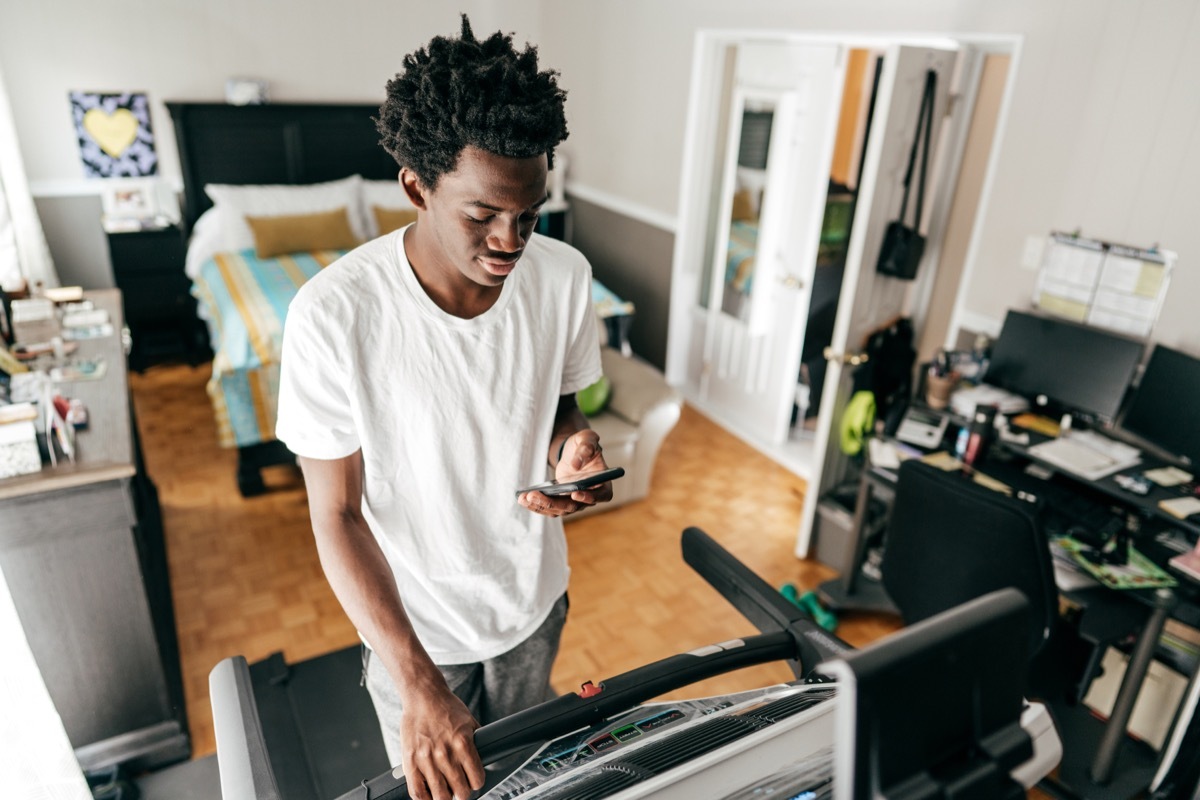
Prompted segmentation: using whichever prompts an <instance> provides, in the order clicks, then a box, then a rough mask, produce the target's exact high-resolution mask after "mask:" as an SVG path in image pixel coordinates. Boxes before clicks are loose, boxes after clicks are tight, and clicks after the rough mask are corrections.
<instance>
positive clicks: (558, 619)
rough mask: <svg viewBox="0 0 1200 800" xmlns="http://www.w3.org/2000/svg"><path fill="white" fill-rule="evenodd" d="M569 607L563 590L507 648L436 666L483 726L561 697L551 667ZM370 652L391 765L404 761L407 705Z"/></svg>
mask: <svg viewBox="0 0 1200 800" xmlns="http://www.w3.org/2000/svg"><path fill="white" fill-rule="evenodd" d="M567 606H568V602H567V596H566V595H565V594H564V595H563V596H562V597H560V598H559V599H558V602H556V603H555V604H554V608H552V609H551V610H550V615H549V616H548V617H546V621H545V622H543V623H542V624H541V625H540V626H539V627H538V629H537V630H536V631H534V632H533V634H532V635H531V636H530V637H529V638H528V639H526V640H525V641H523V642H521V644H519V645H517V646H516V647H514V648H513V649H512V650H509V651H508V652H507V653H501V654H500V655H498V656H496V657H495V658H490V659H488V660H487V661H479V662H476V663H474V664H443V665H439V666H438V669H439V670H441V672H442V675H444V676H445V678H446V684H447V685H448V686H449V687H450V690H451V691H453V692H454V694H455V695H457V696H458V699H460V700H462V701H463V703H464V704H465V705H466V706H467V708H468V709H469V710H470V712H471V714H472V715H474V717H475V719H476V720H477V721H478V722H479V724H480V725H487V724H488V723H489V722H495V721H496V720H498V719H503V718H504V717H507V716H509V715H510V714H515V713H516V712H518V711H522V710H524V709H526V708H529V707H530V706H535V705H537V704H538V703H543V702H545V701H547V700H552V699H554V698H555V697H557V696H558V694H557V693H556V692H555V691H554V690H553V689H552V688H550V668H551V667H553V666H554V658H555V656H557V655H558V643H559V640H560V639H561V638H562V629H563V624H564V623H566V621H567ZM371 656H372V654H371V651H370V650H367V649H366V648H365V647H364V648H363V664H364V669H365V672H366V679H367V691H368V692H369V693H370V695H371V701H372V702H373V703H374V704H375V713H376V715H378V717H379V726H380V728H381V729H382V731H383V744H384V746H385V747H386V748H387V754H388V760H389V761H390V762H391V763H392V766H400V762H401V755H400V754H401V748H400V715H401V713H402V712H403V710H404V709H403V706H402V705H401V703H400V695H399V693H398V692H397V691H396V685H395V684H394V683H392V679H391V676H389V675H388V672H387V669H386V668H385V667H384V666H383V663H382V662H381V661H380V660H379V659H377V658H372V657H371Z"/></svg>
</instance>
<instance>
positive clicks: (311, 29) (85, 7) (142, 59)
mask: <svg viewBox="0 0 1200 800" xmlns="http://www.w3.org/2000/svg"><path fill="white" fill-rule="evenodd" d="M539 9H540V0H528V1H526V0H520V1H518V2H514V1H513V0H506V2H504V3H503V4H501V3H497V2H492V1H491V0H460V2H459V3H456V4H449V3H441V2H433V1H432V0H424V1H422V0H407V1H403V0H387V1H386V2H385V1H384V0H336V2H326V1H325V0H205V1H204V2H189V1H188V0H114V1H113V2H109V3H105V4H96V3H94V2H92V1H91V0H47V2H44V3H20V2H8V0H6V2H5V3H4V9H3V12H0V65H2V66H3V67H4V72H5V74H6V76H7V82H8V90H9V95H10V100H11V102H12V106H13V111H14V114H15V116H16V120H17V133H18V136H19V137H20V140H21V146H22V149H23V153H24V158H25V164H26V168H27V172H28V174H29V178H30V181H31V183H33V184H34V189H35V192H36V191H39V190H40V191H41V192H42V193H47V192H65V193H72V192H77V191H87V190H88V189H90V188H91V186H90V185H89V184H92V183H95V181H92V182H84V180H83V170H82V167H81V166H80V162H79V156H78V147H77V145H76V142H75V136H74V129H73V127H72V123H71V113H70V104H69V102H68V100H67V93H68V92H69V91H72V90H83V91H114V92H116V91H132V90H141V91H146V92H148V93H149V96H150V99H151V101H152V102H153V105H154V113H153V116H152V121H151V123H152V125H153V127H154V131H155V136H156V138H157V139H158V149H159V152H160V159H161V169H162V172H163V174H164V175H165V176H168V177H174V178H176V179H178V176H179V166H178V158H177V157H176V154H175V148H174V141H173V138H172V137H173V134H172V129H171V123H170V118H169V116H168V115H167V112H166V109H165V108H164V107H163V101H166V100H213V101H218V102H219V101H222V100H223V99H224V89H225V79H226V78H228V77H231V76H249V77H256V78H264V79H266V80H267V81H268V83H269V84H270V96H271V99H273V100H280V101H284V100H292V101H306V100H312V101H323V100H333V101H345V102H356V101H362V102H379V101H382V100H383V96H384V84H385V83H386V82H387V80H388V79H389V78H391V77H392V76H393V75H394V74H395V73H397V72H399V71H400V69H401V67H402V64H401V59H402V58H403V57H404V55H405V54H406V53H408V52H410V51H412V50H413V49H415V48H416V47H418V46H420V45H422V44H424V43H425V42H426V41H428V40H429V39H430V37H432V36H434V35H437V34H442V35H451V36H452V35H457V33H458V29H459V19H458V14H459V12H460V11H462V12H466V13H467V14H469V15H470V17H471V23H472V27H473V28H474V30H475V32H476V34H477V35H482V34H488V33H491V32H493V31H494V30H496V29H497V28H500V29H503V30H505V31H509V32H515V33H516V37H515V38H516V41H517V43H518V44H522V43H524V42H525V41H531V42H535V43H536V42H537V40H538V38H539V33H540V31H539V30H538V23H539V19H540V12H539Z"/></svg>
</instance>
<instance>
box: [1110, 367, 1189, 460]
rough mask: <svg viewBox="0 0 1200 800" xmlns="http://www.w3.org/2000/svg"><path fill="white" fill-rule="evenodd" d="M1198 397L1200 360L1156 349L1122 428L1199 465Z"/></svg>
mask: <svg viewBox="0 0 1200 800" xmlns="http://www.w3.org/2000/svg"><path fill="white" fill-rule="evenodd" d="M1197 397H1200V359H1196V358H1193V357H1191V356H1189V355H1186V354H1185V353H1181V352H1179V351H1178V350H1172V349H1171V348H1169V347H1164V346H1163V345H1161V344H1160V345H1155V347H1154V352H1152V353H1151V354H1150V360H1149V361H1147V362H1146V370H1145V372H1143V373H1142V379H1141V381H1139V382H1138V385H1137V389H1136V390H1135V391H1134V393H1133V399H1131V400H1130V401H1129V407H1128V408H1127V409H1125V413H1124V415H1123V416H1122V417H1121V421H1120V427H1121V429H1122V430H1126V431H1128V432H1129V433H1132V434H1133V435H1134V436H1137V437H1138V438H1141V439H1145V440H1146V441H1147V442H1149V443H1150V444H1152V445H1154V446H1156V447H1158V448H1159V449H1161V450H1165V451H1166V452H1167V453H1168V454H1169V455H1171V456H1174V457H1175V458H1179V459H1181V460H1187V461H1189V462H1191V463H1192V464H1200V420H1197V418H1196V409H1195V407H1194V399H1195V398H1197Z"/></svg>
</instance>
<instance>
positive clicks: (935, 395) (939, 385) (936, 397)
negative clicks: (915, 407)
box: [925, 372, 960, 410]
mask: <svg viewBox="0 0 1200 800" xmlns="http://www.w3.org/2000/svg"><path fill="white" fill-rule="evenodd" d="M959 378H960V376H959V374H958V373H957V372H951V373H949V374H947V375H934V374H933V373H932V372H929V373H927V374H926V375H925V402H926V404H928V406H929V407H930V408H933V409H938V410H941V409H943V408H945V407H946V406H948V405H950V393H951V392H953V391H954V387H955V386H957V385H958V381H959Z"/></svg>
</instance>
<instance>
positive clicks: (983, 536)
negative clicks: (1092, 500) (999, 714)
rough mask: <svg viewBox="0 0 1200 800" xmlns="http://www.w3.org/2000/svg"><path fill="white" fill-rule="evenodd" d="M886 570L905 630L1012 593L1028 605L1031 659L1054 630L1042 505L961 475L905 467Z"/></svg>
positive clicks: (914, 464) (1054, 593) (919, 465)
mask: <svg viewBox="0 0 1200 800" xmlns="http://www.w3.org/2000/svg"><path fill="white" fill-rule="evenodd" d="M881 570H882V572H883V585H884V588H885V589H886V590H887V593H888V595H889V596H890V597H891V599H892V601H893V602H894V603H895V604H896V607H897V608H898V609H899V610H900V615H901V616H902V617H903V618H904V621H905V622H906V623H909V624H911V623H914V622H919V621H920V620H923V619H927V618H928V617H932V616H933V615H935V614H937V613H939V612H941V611H945V610H946V609H949V608H953V607H954V606H957V605H960V604H962V603H965V602H967V601H968V600H973V599H974V598H976V597H980V596H982V595H985V594H987V593H988V592H992V591H995V590H997V589H1003V588H1005V587H1009V586H1011V587H1014V588H1016V589H1018V590H1020V591H1021V593H1022V594H1024V595H1025V597H1026V599H1027V600H1028V601H1029V610H1030V615H1029V622H1030V625H1029V639H1028V649H1027V651H1026V655H1027V657H1028V658H1029V659H1033V658H1034V657H1035V656H1036V655H1037V654H1038V653H1039V652H1040V651H1041V650H1042V649H1043V647H1044V646H1045V645H1046V642H1047V640H1048V639H1049V638H1050V634H1051V632H1052V631H1053V630H1054V629H1055V624H1056V620H1057V614H1058V590H1057V588H1056V587H1055V584H1054V568H1053V565H1052V562H1051V557H1050V545H1049V542H1048V540H1047V539H1046V537H1045V535H1043V533H1042V530H1041V526H1040V525H1039V522H1038V512H1037V508H1036V506H1034V505H1032V504H1030V503H1026V502H1024V501H1022V500H1016V499H1013V498H1011V497H1008V496H1007V495H1004V494H1001V493H999V492H997V491H994V490H992V489H989V488H987V487H985V486H982V485H980V484H978V483H975V482H974V481H973V480H971V479H970V478H969V477H967V476H965V475H963V474H961V473H959V472H957V471H954V472H946V471H944V470H941V469H938V468H936V467H933V466H930V465H929V464H925V463H923V462H920V461H916V460H912V461H906V462H904V463H903V464H901V466H900V479H899V483H898V485H897V488H896V500H895V504H894V506H893V509H892V516H891V521H890V522H889V524H888V528H887V542H886V550H885V552H884V557H883V564H882V566H881Z"/></svg>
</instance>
